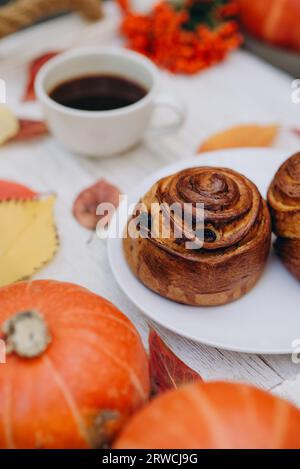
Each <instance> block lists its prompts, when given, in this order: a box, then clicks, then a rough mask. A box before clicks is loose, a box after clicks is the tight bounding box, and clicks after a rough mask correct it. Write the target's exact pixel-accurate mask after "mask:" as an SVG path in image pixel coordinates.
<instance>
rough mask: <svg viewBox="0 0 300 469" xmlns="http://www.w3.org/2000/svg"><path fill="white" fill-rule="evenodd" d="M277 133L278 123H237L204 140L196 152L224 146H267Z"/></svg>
mask: <svg viewBox="0 0 300 469" xmlns="http://www.w3.org/2000/svg"><path fill="white" fill-rule="evenodd" d="M277 134H278V125H239V126H236V127H231V128H230V129H226V130H224V131H222V132H218V133H216V134H214V135H212V136H211V137H209V138H208V139H207V140H205V141H204V142H203V143H202V144H201V145H200V147H199V148H198V153H201V152H204V151H212V150H223V149H226V148H241V147H268V146H270V145H272V143H273V142H274V140H275V138H276V136H277Z"/></svg>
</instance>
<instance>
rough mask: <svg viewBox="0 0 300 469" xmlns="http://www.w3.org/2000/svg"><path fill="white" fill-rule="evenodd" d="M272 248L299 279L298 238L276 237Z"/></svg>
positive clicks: (299, 252)
mask: <svg viewBox="0 0 300 469" xmlns="http://www.w3.org/2000/svg"><path fill="white" fill-rule="evenodd" d="M274 248H275V251H276V253H277V254H278V256H279V257H280V259H281V260H282V262H283V263H284V265H285V266H286V268H287V269H288V270H289V271H290V272H291V273H292V274H293V275H294V276H295V277H296V278H297V279H298V280H300V239H297V238H277V239H276V241H275V243H274Z"/></svg>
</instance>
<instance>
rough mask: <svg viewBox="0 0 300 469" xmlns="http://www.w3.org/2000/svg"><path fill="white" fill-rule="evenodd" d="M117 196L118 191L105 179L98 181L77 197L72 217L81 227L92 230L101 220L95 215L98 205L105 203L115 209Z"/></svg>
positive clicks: (117, 203)
mask: <svg viewBox="0 0 300 469" xmlns="http://www.w3.org/2000/svg"><path fill="white" fill-rule="evenodd" d="M119 196H120V191H119V189H118V188H117V187H116V186H114V185H113V184H111V183H110V182H108V181H106V180H105V179H100V180H99V181H98V182H96V183H95V184H93V185H92V186H90V187H87V188H86V189H84V190H83V191H82V192H80V194H79V195H78V196H77V198H76V200H75V202H74V205H73V215H74V217H75V218H76V220H77V221H78V222H79V223H80V224H81V225H82V226H84V227H85V228H88V229H90V230H94V229H95V228H96V226H97V223H98V221H99V220H100V219H101V216H100V215H97V214H96V211H97V207H98V205H99V204H101V203H105V202H106V203H110V204H112V205H113V206H114V207H115V208H117V207H118V205H119ZM107 221H108V222H109V220H107Z"/></svg>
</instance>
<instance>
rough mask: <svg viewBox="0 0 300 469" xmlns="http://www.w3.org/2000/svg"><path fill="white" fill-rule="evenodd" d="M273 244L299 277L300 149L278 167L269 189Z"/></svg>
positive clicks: (288, 267) (289, 268)
mask: <svg viewBox="0 0 300 469" xmlns="http://www.w3.org/2000/svg"><path fill="white" fill-rule="evenodd" d="M268 204H269V207H270V211H271V216H272V226H273V231H274V233H275V234H276V235H277V239H276V241H275V244H274V247H275V251H276V252H277V254H278V256H279V257H280V259H281V260H282V262H283V263H284V265H285V266H286V267H287V269H288V270H289V271H290V272H291V273H292V274H293V275H294V276H295V277H296V278H297V279H298V280H300V152H299V153H296V154H295V155H293V156H291V157H290V158H289V159H288V160H286V161H285V162H284V163H283V164H282V165H281V166H280V168H279V170H278V171H277V173H276V174H275V176H274V179H273V181H272V182H271V185H270V187H269V190H268Z"/></svg>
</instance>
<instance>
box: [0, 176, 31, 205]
mask: <svg viewBox="0 0 300 469" xmlns="http://www.w3.org/2000/svg"><path fill="white" fill-rule="evenodd" d="M36 196H37V193H36V192H34V191H32V190H31V189H29V188H28V187H26V186H23V185H22V184H18V183H17V182H13V181H5V180H4V179H0V202H1V201H3V200H10V199H14V200H17V199H21V200H27V199H33V198H34V197H36Z"/></svg>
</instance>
